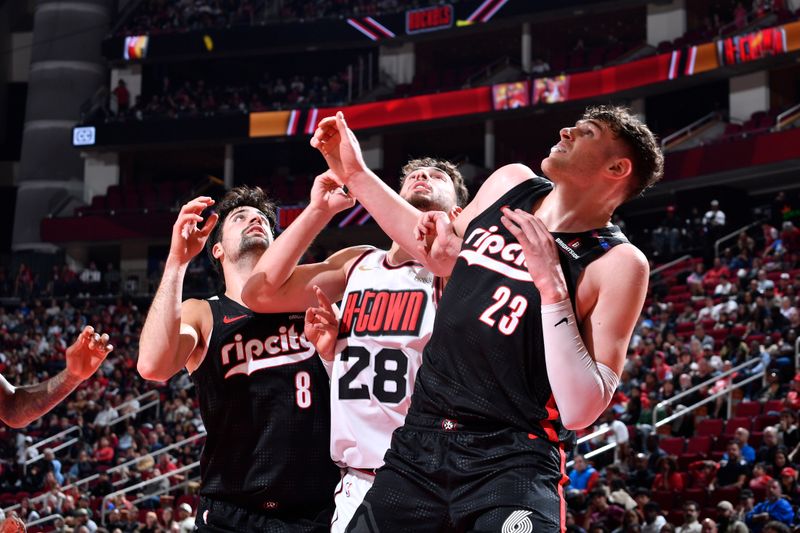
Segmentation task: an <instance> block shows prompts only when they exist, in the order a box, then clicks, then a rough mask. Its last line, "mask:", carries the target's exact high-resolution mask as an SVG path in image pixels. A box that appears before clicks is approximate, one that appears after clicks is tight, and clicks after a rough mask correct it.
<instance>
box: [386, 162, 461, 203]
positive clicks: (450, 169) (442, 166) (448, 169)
mask: <svg viewBox="0 0 800 533" xmlns="http://www.w3.org/2000/svg"><path fill="white" fill-rule="evenodd" d="M422 167H431V168H436V169H439V170H441V171H442V172H444V173H445V174H447V175H448V176H450V179H451V180H453V188H454V189H455V191H456V205H458V206H461V207H464V206H465V205H467V201H469V192H468V191H467V186H466V185H465V184H464V177H463V176H462V175H461V172H459V171H458V167H457V166H456V165H454V164H453V163H451V162H450V161H447V160H444V159H435V158H433V157H422V158H420V159H412V160H410V161H409V162H408V163H406V164H405V165H403V169H402V170H401V172H402V173H403V175H402V176H400V187H401V188H402V187H403V182H404V181H405V180H406V176H408V175H409V174H411V173H412V172H414V171H415V170H417V169H418V168H422Z"/></svg>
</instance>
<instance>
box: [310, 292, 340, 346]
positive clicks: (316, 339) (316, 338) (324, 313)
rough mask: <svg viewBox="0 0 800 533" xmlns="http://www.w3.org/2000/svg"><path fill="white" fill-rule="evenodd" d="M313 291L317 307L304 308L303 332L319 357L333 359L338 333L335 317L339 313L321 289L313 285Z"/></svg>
mask: <svg viewBox="0 0 800 533" xmlns="http://www.w3.org/2000/svg"><path fill="white" fill-rule="evenodd" d="M314 293H315V294H316V295H317V302H319V307H309V308H308V309H307V310H306V322H305V326H304V327H303V333H305V335H306V340H308V342H310V343H312V344H313V345H314V347H316V349H317V352H319V355H320V357H322V358H323V359H325V360H326V361H333V357H334V356H335V355H336V337H337V336H338V334H339V319H338V318H336V317H337V315H338V314H339V313H338V310H337V309H336V306H335V305H334V304H333V303H331V300H330V298H328V295H327V294H325V293H324V292H323V291H322V289H320V288H319V287H317V286H314Z"/></svg>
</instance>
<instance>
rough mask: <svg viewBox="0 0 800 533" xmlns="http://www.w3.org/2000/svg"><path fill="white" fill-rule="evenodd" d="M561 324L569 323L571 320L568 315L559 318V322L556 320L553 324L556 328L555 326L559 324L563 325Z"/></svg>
mask: <svg viewBox="0 0 800 533" xmlns="http://www.w3.org/2000/svg"><path fill="white" fill-rule="evenodd" d="M561 324H569V320H567V317H564V318H562V319H561V320H559V321H558V322H556V323H555V324H554V325H553V327H554V328H555V327H558V326H559V325H561Z"/></svg>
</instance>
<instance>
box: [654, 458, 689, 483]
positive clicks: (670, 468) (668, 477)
mask: <svg viewBox="0 0 800 533" xmlns="http://www.w3.org/2000/svg"><path fill="white" fill-rule="evenodd" d="M677 470H678V465H677V463H676V462H675V459H674V458H673V457H670V456H667V457H662V458H661V459H659V460H658V473H657V474H656V477H655V480H653V490H669V491H674V492H681V491H682V490H683V475H682V474H681V473H680V472H678V471H677Z"/></svg>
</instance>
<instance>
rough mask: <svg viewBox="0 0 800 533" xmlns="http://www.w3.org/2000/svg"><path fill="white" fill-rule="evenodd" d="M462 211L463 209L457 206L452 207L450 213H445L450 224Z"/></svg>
mask: <svg viewBox="0 0 800 533" xmlns="http://www.w3.org/2000/svg"><path fill="white" fill-rule="evenodd" d="M462 211H463V209H462V208H461V206H458V205H454V206H453V207H452V208H450V212H449V213H447V216H448V217H449V218H450V222H453V221H454V220H455V219H456V218H458V215H460V214H461V212H462Z"/></svg>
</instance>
